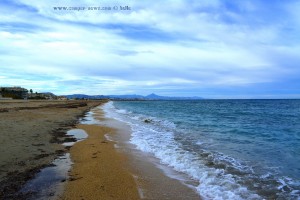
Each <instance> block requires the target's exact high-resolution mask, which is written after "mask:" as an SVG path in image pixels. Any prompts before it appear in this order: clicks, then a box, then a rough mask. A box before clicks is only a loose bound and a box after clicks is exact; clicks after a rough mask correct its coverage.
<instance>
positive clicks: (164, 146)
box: [103, 100, 300, 200]
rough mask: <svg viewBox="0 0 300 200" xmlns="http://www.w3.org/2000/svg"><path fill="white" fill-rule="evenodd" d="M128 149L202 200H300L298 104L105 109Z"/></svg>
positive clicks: (136, 104) (158, 104)
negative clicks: (127, 132) (123, 129)
mask: <svg viewBox="0 0 300 200" xmlns="http://www.w3.org/2000/svg"><path fill="white" fill-rule="evenodd" d="M103 108H104V111H105V113H106V116H107V117H110V118H114V119H117V120H120V121H123V122H125V123H127V124H128V125H130V127H131V129H132V134H131V138H130V143H131V144H133V145H134V146H135V148H136V149H138V150H139V151H142V152H145V153H147V154H149V155H150V156H153V157H155V158H157V159H158V160H159V162H160V163H161V164H162V165H164V166H166V167H168V168H171V169H172V170H175V171H177V172H178V173H182V174H185V175H186V176H187V177H189V179H191V180H193V181H196V182H197V184H196V185H194V186H192V187H194V188H195V190H196V191H197V193H198V194H199V196H201V198H202V199H230V200H234V199H295V200H300V100H193V101H110V102H108V103H107V104H105V105H104V107H103Z"/></svg>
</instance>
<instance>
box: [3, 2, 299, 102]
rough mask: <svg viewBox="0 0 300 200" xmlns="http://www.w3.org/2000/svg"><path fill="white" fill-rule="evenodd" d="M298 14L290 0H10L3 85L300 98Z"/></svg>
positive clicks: (63, 90) (6, 8) (102, 91)
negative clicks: (121, 7) (89, 8)
mask: <svg viewBox="0 0 300 200" xmlns="http://www.w3.org/2000/svg"><path fill="white" fill-rule="evenodd" d="M115 6H116V7H117V8H118V10H114V9H113V8H114V7H115ZM120 6H128V7H130V10H120ZM58 7H66V8H67V9H69V10H57V8H58ZM74 7H84V8H85V10H81V11H76V10H70V9H71V8H74ZM88 7H100V8H104V7H106V8H107V7H110V8H112V10H87V9H88ZM55 8H56V10H55ZM299 13H300V3H299V2H297V1H292V0H287V1H273V2H272V4H270V3H268V2H266V1H262V0H251V1H250V0H245V1H229V0H210V1H209V0H203V1H196V0H194V1H193V0H177V1H171V0H164V1H155V2H153V1H150V0H145V1H139V0H131V1H125V0H119V1H113V0H77V1H74V0H64V1H61V0H51V1H39V2H37V1H33V0H14V1H8V0H4V1H1V2H0V61H1V62H0V85H6V86H13V85H21V86H23V87H26V88H32V89H34V90H37V91H52V92H54V93H56V94H71V93H85V94H129V93H130V94H134V93H136V94H142V95H146V94H148V93H152V92H155V93H158V94H160V95H171V96H194V95H197V96H203V97H208V98H299V97H300V89H299V88H300V87H299V86H300V67H299V63H300V56H299V52H300V38H299V37H298V36H299V35H300V30H299V29H300V28H299V27H300V14H299Z"/></svg>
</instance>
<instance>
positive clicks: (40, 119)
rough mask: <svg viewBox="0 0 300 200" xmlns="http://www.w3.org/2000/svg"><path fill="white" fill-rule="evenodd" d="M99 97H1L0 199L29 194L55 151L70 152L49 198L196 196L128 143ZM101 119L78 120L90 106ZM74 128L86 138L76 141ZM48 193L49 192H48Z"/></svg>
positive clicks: (125, 128)
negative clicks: (66, 169) (65, 171)
mask: <svg viewBox="0 0 300 200" xmlns="http://www.w3.org/2000/svg"><path fill="white" fill-rule="evenodd" d="M101 104H102V105H103V101H65V102H62V101H2V102H1V104H0V105H1V107H0V118H1V121H0V130H1V132H0V133H1V134H0V139H1V140H0V152H1V157H0V167H1V168H0V169H1V171H0V199H28V198H30V197H32V195H33V194H31V193H30V192H29V193H20V192H19V191H20V189H22V186H24V185H25V184H27V183H28V181H29V180H34V179H35V175H36V174H38V173H39V172H40V171H41V169H45V167H47V166H51V164H52V162H53V160H54V159H56V158H57V157H58V156H61V155H65V154H66V152H68V154H69V155H70V158H71V160H72V162H73V164H72V165H71V169H70V170H69V173H68V177H65V179H64V180H62V181H61V183H60V185H63V186H62V192H59V194H55V196H51V197H50V196H49V198H50V199H61V200H62V199H63V200H71V199H85V200H90V199H91V200H93V199H108V200H109V199H120V200H123V199H124V200H125V199H130V200H134V199H185V198H188V199H199V196H198V195H197V194H196V193H195V192H194V191H193V190H192V189H191V188H189V187H187V186H185V185H183V184H182V183H180V181H178V180H175V179H172V178H170V177H168V176H166V175H165V174H164V173H163V172H162V171H161V170H160V169H158V168H157V167H156V166H155V164H154V163H153V162H150V161H149V159H147V158H146V157H147V156H146V157H144V155H142V154H140V153H137V151H136V150H135V149H134V147H133V146H132V145H128V141H129V138H130V134H131V131H130V128H129V127H128V126H127V125H125V124H124V123H121V122H119V121H116V120H113V119H109V118H105V117H104V113H103V110H102V109H101V108H100V107H96V106H98V105H101ZM90 109H91V110H92V112H93V118H94V119H96V120H98V122H100V124H97V123H91V124H80V123H79V121H78V118H79V117H83V116H84V114H85V113H86V112H87V111H88V110H90ZM72 129H81V130H83V131H85V132H86V133H87V135H88V138H86V139H84V140H82V141H78V142H76V143H75V144H74V145H73V146H72V147H66V146H63V145H62V144H63V143H65V142H74V141H75V140H74V138H72V137H69V136H66V135H65V134H66V132H67V131H68V130H72ZM47 198H48V197H47Z"/></svg>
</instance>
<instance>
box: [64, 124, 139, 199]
mask: <svg viewBox="0 0 300 200" xmlns="http://www.w3.org/2000/svg"><path fill="white" fill-rule="evenodd" d="M77 128H79V129H83V130H85V131H86V132H87V133H88V135H89V137H88V138H87V139H85V140H83V141H80V142H78V143H76V144H75V145H74V146H73V147H72V148H71V150H70V153H71V159H72V161H73V162H74V165H73V167H72V170H71V173H70V178H69V181H68V182H67V184H66V187H65V189H66V190H65V194H64V196H63V197H62V199H65V200H73V199H89V200H93V199H95V200H96V199H107V200H109V199H120V200H121V199H122V200H125V199H128V200H135V199H140V198H139V194H138V190H137V185H136V183H135V180H134V178H133V176H132V174H130V173H129V171H128V169H127V168H126V160H127V158H126V156H124V155H123V154H120V153H118V152H116V150H115V148H114V142H112V141H108V140H106V138H105V136H104V135H106V134H109V135H113V134H115V132H116V131H115V129H113V128H109V127H105V126H98V125H78V126H77Z"/></svg>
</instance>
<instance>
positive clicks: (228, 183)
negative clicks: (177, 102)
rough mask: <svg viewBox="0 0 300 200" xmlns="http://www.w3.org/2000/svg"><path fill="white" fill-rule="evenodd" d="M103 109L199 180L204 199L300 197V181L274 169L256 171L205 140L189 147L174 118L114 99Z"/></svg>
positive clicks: (135, 138) (138, 140)
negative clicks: (122, 104) (143, 111)
mask: <svg viewBox="0 0 300 200" xmlns="http://www.w3.org/2000/svg"><path fill="white" fill-rule="evenodd" d="M103 109H104V111H105V114H106V116H107V117H110V118H115V119H117V120H120V121H123V122H125V123H127V124H129V125H130V126H131V128H132V135H131V139H130V142H131V143H132V144H134V145H136V148H137V149H139V150H141V151H143V152H147V153H150V154H152V155H154V156H155V157H156V158H158V159H159V160H160V162H161V163H162V164H163V165H166V166H169V167H171V168H173V169H174V170H176V171H178V172H182V173H185V174H187V175H188V176H189V177H190V178H191V179H193V180H196V181H198V182H199V185H198V186H197V187H196V190H197V191H198V193H199V195H200V196H201V197H202V198H204V199H253V200H254V199H263V198H267V197H274V198H283V199H285V198H288V199H298V198H299V196H300V195H299V194H300V192H299V190H297V189H295V188H299V186H300V184H299V185H297V184H298V183H297V182H295V181H293V180H292V179H291V178H288V177H279V176H276V175H274V173H272V172H270V173H268V174H265V175H259V174H256V172H255V169H253V167H251V165H247V163H244V162H241V161H238V160H237V159H235V158H233V157H230V156H228V155H225V154H223V153H221V152H212V151H208V150H205V149H201V146H203V145H204V144H205V142H204V141H195V145H197V146H198V147H200V149H199V150H198V151H193V150H190V149H188V148H186V147H185V146H184V145H183V144H182V143H181V142H179V141H177V140H176V137H178V136H175V133H176V132H178V131H179V132H180V129H179V128H178V127H176V124H174V123H173V122H170V121H168V120H163V119H159V118H157V117H153V116H146V115H143V114H138V113H134V112H133V111H128V110H126V109H123V108H122V109H117V108H116V107H114V104H113V102H109V103H107V104H105V105H104V106H103ZM182 132H184V131H182ZM294 186H295V187H294Z"/></svg>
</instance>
